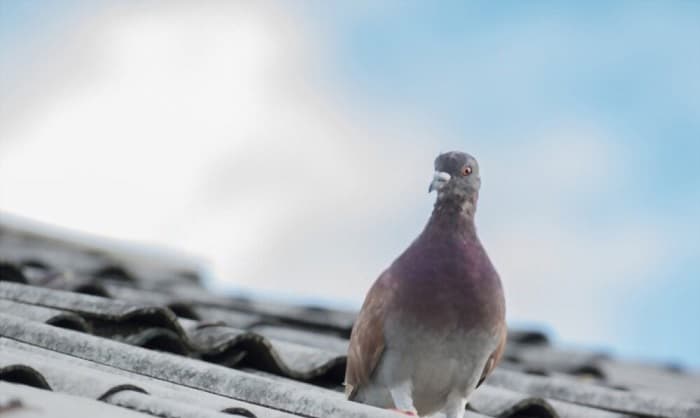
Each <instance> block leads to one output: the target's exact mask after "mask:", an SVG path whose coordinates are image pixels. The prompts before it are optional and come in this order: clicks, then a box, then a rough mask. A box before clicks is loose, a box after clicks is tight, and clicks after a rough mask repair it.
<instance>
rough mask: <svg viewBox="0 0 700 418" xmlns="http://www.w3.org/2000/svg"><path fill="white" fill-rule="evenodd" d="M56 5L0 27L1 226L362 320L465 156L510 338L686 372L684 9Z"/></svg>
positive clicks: (688, 267) (694, 72) (693, 63)
mask: <svg viewBox="0 0 700 418" xmlns="http://www.w3.org/2000/svg"><path fill="white" fill-rule="evenodd" d="M52 4H53V3H52V2H44V1H26V2H2V3H0V73H2V77H0V91H4V92H10V93H11V94H5V95H3V97H0V137H2V138H4V139H2V140H0V210H4V211H8V212H11V213H15V214H18V215H24V216H28V217H30V218H35V219H38V220H42V221H46V222H49V223H55V224H58V225H62V226H66V227H69V228H72V229H76V230H80V231H85V232H90V233H94V234H99V235H106V236H111V237H115V238H121V239H128V240H133V241H139V242H146V243H155V244H162V245H168V246H173V247H175V248H178V249H183V250H185V251H189V252H193V253H195V254H198V255H201V256H203V257H205V258H208V259H210V261H211V263H210V264H211V271H212V274H213V276H214V277H215V279H214V285H215V286H218V287H221V288H226V289H230V288H235V289H239V290H240V289H243V290H246V291H251V292H256V291H258V292H262V293H265V294H270V295H277V296H278V297H287V298H292V299H295V300H313V301H321V302H323V303H329V304H337V305H338V306H343V307H357V306H358V305H359V303H360V302H361V299H362V295H363V294H364V291H365V289H366V288H367V287H368V286H369V284H370V283H371V281H372V280H373V279H374V277H376V275H377V274H378V273H379V271H381V269H382V268H383V267H385V266H386V265H387V264H388V263H389V262H390V261H391V259H392V258H393V257H395V255H396V254H397V253H398V252H399V251H400V250H401V249H403V248H404V247H405V246H406V244H407V243H408V242H410V239H412V237H414V236H415V234H416V233H417V232H418V231H419V230H420V228H421V226H422V225H423V223H424V222H425V218H426V217H427V213H428V212H429V210H430V205H431V201H430V198H429V197H427V196H426V195H425V194H424V192H425V186H426V184H427V182H428V180H429V177H430V175H431V173H430V171H431V162H432V159H433V158H434V155H435V154H437V153H438V152H439V151H445V150H448V149H454V148H457V149H463V150H465V151H468V152H471V153H473V154H474V155H476V156H477V158H479V160H480V162H481V166H482V168H483V169H484V173H485V174H484V186H483V187H484V189H483V191H482V194H481V202H480V209H479V213H478V220H477V221H478V224H479V227H480V232H481V235H482V240H483V241H484V242H485V245H486V247H487V249H488V250H489V253H490V254H491V256H492V258H493V259H494V262H495V263H496V266H497V268H498V269H499V271H500V272H501V275H502V276H503V280H504V283H505V284H506V289H507V290H508V291H509V293H508V296H509V315H510V316H509V318H510V320H511V321H512V322H513V323H528V324H537V325H538V326H542V327H545V328H547V329H550V330H551V331H552V332H554V333H555V335H557V336H558V337H559V339H560V341H561V342H562V343H566V344H571V345H587V346H595V347H602V348H605V349H609V350H613V351H614V352H615V353H619V354H623V355H626V356H632V357H638V358H655V359H660V360H668V361H680V362H684V363H687V364H692V365H695V366H700V357H699V354H698V353H700V331H698V330H697V326H696V324H695V322H696V320H697V318H698V317H700V304H697V302H696V299H697V295H698V294H700V278H699V275H700V257H698V238H697V237H698V236H700V223H698V221H697V215H696V214H697V213H698V212H699V210H700V174H699V171H698V170H697V168H698V166H699V165H700V164H699V163H700V157H699V156H698V155H699V153H700V78H698V74H700V46H699V44H698V42H697V39H700V26H699V25H697V21H698V18H699V17H700V6H698V5H697V4H695V3H692V2H683V3H681V2H676V3H673V4H670V3H652V2H646V3H640V2H628V3H625V2H620V3H616V4H615V5H608V4H606V3H603V2H588V3H586V4H576V5H567V6H556V7H555V6H552V5H551V4H544V3H541V4H536V5H535V4H533V3H528V4H525V3H521V2H511V3H493V2H469V3H467V2H458V1H454V2H441V3H440V5H439V7H437V6H435V4H434V3H429V2H398V1H397V2H384V3H382V4H381V5H379V4H377V3H375V2H359V3H358V2H346V3H342V4H341V3H340V2H334V3H330V2H307V3H304V5H303V6H299V5H297V6H295V7H294V8H288V7H291V6H275V7H273V6H269V5H267V6H262V5H257V6H250V7H249V8H248V7H243V6H235V5H228V6H222V5H221V4H218V3H215V2H212V3H204V4H203V5H199V6H194V5H190V6H184V5H180V6H177V7H168V6H166V4H165V3H157V2H154V3H149V4H148V5H145V6H140V7H138V8H137V7H136V6H135V3H120V2H116V3H97V2H95V3H90V6H87V5H88V3H87V2H78V1H76V2H70V3H62V6H61V7H60V8H58V7H53V6H51V5H52ZM202 28H206V30H202ZM240 28H243V29H240ZM270 86H272V87H270ZM143 115H147V116H148V117H146V118H144V117H143ZM3 122H4V126H5V128H2V126H3ZM105 126H107V127H109V129H106V128H105ZM163 147H167V149H168V152H167V153H163V152H162V150H163ZM66 149H80V150H82V153H81V154H80V155H75V153H67V152H66V151H65V150H66ZM59 154H60V155H61V158H60V159H55V158H50V156H51V155H59ZM57 160H58V161H57ZM93 161H94V163H93ZM126 161H128V165H129V170H124V169H123V164H120V163H119V162H122V163H123V162H126ZM153 161H157V162H158V168H159V169H158V170H156V172H154V170H153V169H152V167H153ZM246 164H248V165H246ZM264 164H266V165H267V164H275V165H278V166H282V167H284V169H283V171H284V176H286V177H288V180H289V182H288V183H284V181H283V183H284V185H283V186H280V185H279V184H280V180H281V179H280V178H279V177H276V176H275V175H274V174H264V175H263V174H261V178H260V179H259V180H258V181H259V182H261V183H262V184H265V187H266V188H267V190H271V191H272V192H273V193H272V194H273V195H274V196H275V197H274V198H273V199H272V201H269V199H270V196H268V195H264V194H261V193H259V192H258V191H257V190H256V189H255V188H254V187H251V185H250V181H249V180H247V177H246V178H242V176H241V173H240V172H239V171H237V170H238V169H237V168H236V167H237V166H241V167H244V168H245V172H246V173H249V172H251V170H255V169H256V168H259V166H260V165H264ZM37 167H43V169H37ZM105 167H109V168H110V170H104V168H105ZM183 167H185V169H183ZM42 170H43V171H42ZM240 170H243V168H241V169H240ZM273 171H274V170H273ZM265 172H267V170H265ZM86 173H89V175H88V176H86V175H85V174H86ZM399 174H400V175H399ZM3 179H4V180H3ZM85 190H91V193H94V194H95V196H96V197H94V198H93V199H92V200H89V201H86V200H85ZM102 190H105V191H104V192H102ZM154 191H156V192H155V196H154ZM42 196H47V198H48V197H52V198H53V200H50V202H51V204H47V201H46V200H43V199H42ZM63 196H65V198H60V199H58V198H56V197H63ZM228 196H232V197H228ZM277 200H283V201H284V202H285V205H281V206H282V207H280V205H279V204H278V203H277ZM134 201H140V202H144V204H143V205H133V204H132V202H134ZM171 208H178V209H177V210H172V209H171ZM261 208H263V209H262V210H261ZM101 214H104V215H102V216H101ZM222 230H223V231H226V233H222V232H221V231H222ZM295 235H298V236H303V238H302V239H301V240H299V239H296V240H295V239H292V238H290V237H293V236H295ZM338 236H342V237H343V239H342V240H339V239H338ZM269 258H272V259H275V260H278V263H271V264H270V263H265V262H264V260H266V259H269ZM319 258H322V260H321V261H319ZM280 277H283V279H280ZM328 277H333V278H334V279H333V280H329V279H327V278H328Z"/></svg>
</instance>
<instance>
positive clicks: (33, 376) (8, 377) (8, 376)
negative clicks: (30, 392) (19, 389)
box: [0, 364, 51, 390]
mask: <svg viewBox="0 0 700 418" xmlns="http://www.w3.org/2000/svg"><path fill="white" fill-rule="evenodd" d="M0 380H3V381H5V382H10V383H19V384H22V385H27V386H32V387H35V388H38V389H46V390H51V386H49V383H48V382H47V381H46V379H45V378H44V376H43V375H42V374H41V373H39V372H38V371H36V370H35V369H33V368H31V367H29V366H25V365H23V364H11V365H8V366H4V367H2V368H0Z"/></svg>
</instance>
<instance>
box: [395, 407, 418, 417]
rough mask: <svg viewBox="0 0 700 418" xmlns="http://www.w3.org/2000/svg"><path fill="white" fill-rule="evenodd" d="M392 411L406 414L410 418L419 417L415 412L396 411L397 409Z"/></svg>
mask: <svg viewBox="0 0 700 418" xmlns="http://www.w3.org/2000/svg"><path fill="white" fill-rule="evenodd" d="M390 411H394V412H398V413H399V414H404V415H407V416H409V417H417V416H418V414H417V413H415V412H413V411H404V410H401V409H396V408H391V409H390Z"/></svg>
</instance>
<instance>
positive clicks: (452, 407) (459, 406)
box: [443, 391, 467, 418]
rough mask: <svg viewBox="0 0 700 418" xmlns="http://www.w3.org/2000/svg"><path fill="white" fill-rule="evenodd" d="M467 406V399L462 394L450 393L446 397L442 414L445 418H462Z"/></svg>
mask: <svg viewBox="0 0 700 418" xmlns="http://www.w3.org/2000/svg"><path fill="white" fill-rule="evenodd" d="M466 406H467V398H466V397H465V396H464V394H463V393H459V392H455V391H453V392H451V393H450V394H449V395H448V396H447V402H446V403H445V408H444V409H443V412H444V414H445V418H464V412H465V408H466Z"/></svg>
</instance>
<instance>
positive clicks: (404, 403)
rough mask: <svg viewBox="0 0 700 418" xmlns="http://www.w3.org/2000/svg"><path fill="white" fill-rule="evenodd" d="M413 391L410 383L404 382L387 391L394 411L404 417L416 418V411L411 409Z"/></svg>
mask: <svg viewBox="0 0 700 418" xmlns="http://www.w3.org/2000/svg"><path fill="white" fill-rule="evenodd" d="M412 392H413V389H412V388H411V382H410V381H409V380H406V381H405V382H402V383H400V384H398V385H396V386H394V387H392V388H390V389H389V393H391V399H392V400H393V401H394V406H395V408H392V409H393V410H394V411H397V412H401V413H402V414H404V415H409V416H414V417H417V416H418V411H416V408H414V407H413V394H412Z"/></svg>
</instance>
